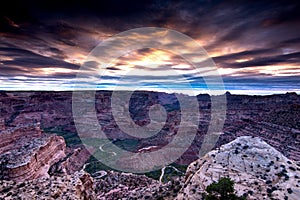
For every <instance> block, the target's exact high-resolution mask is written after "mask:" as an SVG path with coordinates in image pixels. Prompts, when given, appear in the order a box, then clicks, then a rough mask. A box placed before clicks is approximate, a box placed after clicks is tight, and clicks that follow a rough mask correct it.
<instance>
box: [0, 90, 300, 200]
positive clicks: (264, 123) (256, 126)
mask: <svg viewBox="0 0 300 200" xmlns="http://www.w3.org/2000/svg"><path fill="white" fill-rule="evenodd" d="M111 97H112V92H111V91H97V92H96V93H95V102H94V105H95V111H96V118H97V120H98V123H99V125H100V127H101V131H103V132H104V133H105V135H106V137H107V138H106V139H105V140H104V139H102V138H96V139H97V140H93V138H92V137H91V139H92V140H87V142H84V145H83V143H82V141H81V139H82V138H80V137H79V135H78V133H77V129H76V123H75V121H74V117H73V112H72V100H73V101H74V99H72V92H0V113H1V115H0V135H1V141H0V169H1V170H0V179H1V188H0V191H2V192H0V193H1V196H0V199H1V198H2V199H14V198H17V197H18V196H19V197H20V195H21V196H23V197H24V199H28V198H29V196H30V195H29V194H32V195H33V196H34V195H36V198H40V197H41V198H40V199H51V198H52V199H55V198H60V199H68V195H69V194H70V191H74V192H73V194H74V195H73V196H72V198H73V199H116V198H126V199H159V198H161V199H174V198H177V199H185V198H187V197H188V198H189V199H199V198H200V196H199V195H201V194H202V193H204V192H205V190H204V188H205V187H206V186H207V185H208V184H210V183H212V182H213V181H217V180H218V179H219V178H220V177H221V176H228V177H231V178H232V179H233V180H234V181H235V182H236V185H235V186H236V189H237V191H238V192H239V193H238V194H240V195H244V196H247V198H248V199H255V198H256V199H268V198H271V197H272V198H273V199H286V198H287V197H288V199H296V197H298V196H299V190H298V187H299V180H298V178H297V177H299V176H300V175H299V170H298V169H299V161H300V152H299V147H300V127H299V121H300V119H299V118H300V97H299V96H298V95H297V94H296V93H286V94H279V95H268V96H246V95H232V94H230V93H226V94H225V97H226V100H227V108H226V117H225V121H224V127H223V129H222V131H221V132H220V133H219V134H218V140H217V142H216V144H215V145H214V147H213V149H212V151H210V150H209V151H207V152H204V154H203V157H202V156H200V157H199V151H200V150H201V146H202V144H203V140H204V137H205V135H206V132H207V130H208V128H209V123H210V119H211V117H210V115H211V106H212V105H211V97H210V96H209V95H206V94H202V95H198V96H196V97H192V96H185V98H186V99H187V101H192V99H195V98H196V100H197V102H198V104H199V107H198V110H199V114H200V115H199V124H198V125H197V133H196V136H195V138H194V140H193V141H192V143H191V145H190V146H189V148H188V149H187V150H186V151H185V153H184V154H183V155H182V156H181V157H179V158H178V159H177V160H176V162H175V163H174V165H173V164H172V165H168V166H166V167H164V168H163V169H161V170H158V171H155V172H152V173H150V174H147V173H146V174H145V175H146V176H145V175H136V174H130V173H121V172H116V171H114V170H113V169H111V168H109V167H107V166H105V165H103V164H101V162H99V161H98V160H97V159H95V157H93V154H94V153H101V155H103V156H115V154H117V152H113V151H112V150H111V149H110V142H111V143H112V144H114V145H116V146H118V147H120V148H123V149H125V150H127V151H131V152H134V153H145V152H155V151H157V150H159V149H160V148H163V147H164V146H165V145H166V144H168V143H169V142H170V141H172V140H173V139H174V138H175V137H176V134H177V132H178V127H179V126H180V123H181V116H182V113H181V111H180V109H181V108H180V102H179V101H178V99H177V98H176V95H175V94H167V93H161V92H146V91H136V92H134V93H133V95H132V97H131V98H130V101H129V108H128V111H129V114H130V118H131V119H132V120H133V122H134V123H135V124H136V125H138V126H141V127H143V126H147V125H148V124H150V123H151V119H150V114H149V110H150V107H151V106H153V105H155V104H160V105H161V106H162V107H163V108H164V109H165V111H166V112H165V114H166V121H165V123H164V124H163V126H162V129H161V130H160V131H159V132H158V134H156V135H154V136H152V137H149V138H136V137H134V136H132V135H130V134H128V133H126V132H125V131H124V130H122V129H121V128H120V127H118V124H117V122H116V120H115V116H114V115H113V111H112V105H111V103H112V99H111ZM75 100H76V99H75ZM120 101H121V100H120ZM119 105H120V106H121V109H126V108H127V107H126V106H123V105H122V104H119ZM217 112H218V111H217ZM217 114H218V113H217ZM92 118H93V113H91V114H89V115H88V117H87V119H86V120H84V121H82V122H81V123H82V124H83V125H84V126H86V127H93V125H92V124H90V123H91V120H90V119H92ZM122 120H124V121H125V123H127V122H129V121H128V119H127V118H124V119H123V118H122ZM220 121H221V119H220ZM87 133H89V130H87ZM83 141H85V140H83ZM109 141H110V142H109ZM99 144H100V146H99ZM245 146H248V148H245V149H244V147H245ZM100 147H101V148H100ZM236 152H238V153H236ZM264 156H267V157H265V158H264ZM263 158H264V159H263ZM228 159H230V162H229V160H228ZM122 162H123V163H122ZM122 162H121V161H120V163H121V164H124V161H122ZM270 163H273V164H271V165H270ZM125 164H126V163H125ZM233 165H234V166H233ZM254 165H255V166H254ZM258 165H259V166H260V167H257V166H258ZM187 166H189V167H188V168H187V171H186V172H185V167H187ZM281 166H285V167H281ZM170 171H172V174H175V176H173V175H172V176H171V175H170ZM282 171H283V173H281V172H282ZM183 174H185V177H183V176H182V175H183ZM272 174H273V175H272ZM274 174H279V176H280V177H279V176H278V177H279V178H278V177H275V176H274ZM245 177H247V178H245ZM287 177H288V178H287ZM153 178H155V179H156V180H155V179H153ZM285 179H288V180H285ZM270 181H271V183H270ZM245 182H246V183H245ZM256 183H257V184H256ZM51 188H56V189H55V190H53V191H52V190H51ZM195 188H197V189H196V190H197V192H194V191H195ZM250 188H255V189H253V190H250ZM274 188H276V190H275V189H274ZM280 188H282V189H280ZM284 188H290V190H288V191H287V190H285V189H284ZM254 190H255V191H256V192H254ZM57 191H58V193H57ZM251 191H252V192H251ZM257 191H259V192H257ZM291 191H293V192H292V193H291ZM253 193H255V194H254V195H253ZM46 194H47V195H46ZM44 195H46V196H44Z"/></svg>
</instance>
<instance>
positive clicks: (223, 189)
mask: <svg viewBox="0 0 300 200" xmlns="http://www.w3.org/2000/svg"><path fill="white" fill-rule="evenodd" d="M206 192H207V193H208V194H204V199H205V200H246V198H245V197H239V196H237V195H236V194H235V193H234V182H233V181H232V180H231V179H230V178H226V177H224V178H221V179H220V180H219V181H218V182H216V183H212V184H210V185H209V186H207V188H206Z"/></svg>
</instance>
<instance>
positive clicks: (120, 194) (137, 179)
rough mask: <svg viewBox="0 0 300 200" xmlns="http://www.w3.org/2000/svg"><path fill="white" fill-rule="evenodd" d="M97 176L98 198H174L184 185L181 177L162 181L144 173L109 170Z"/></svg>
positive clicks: (110, 199)
mask: <svg viewBox="0 0 300 200" xmlns="http://www.w3.org/2000/svg"><path fill="white" fill-rule="evenodd" d="M103 172H104V171H102V174H101V176H100V177H98V178H97V177H96V178H95V191H96V193H97V199H101V200H113V199H153V200H154V199H165V200H167V199H170V200H171V199H174V198H175V197H176V195H177V193H178V191H179V190H180V188H181V186H182V183H183V182H182V180H181V179H180V178H174V179H172V180H170V181H168V182H167V183H160V182H159V181H157V180H153V179H151V178H149V177H146V176H144V175H136V174H131V173H120V172H113V171H108V172H104V173H103Z"/></svg>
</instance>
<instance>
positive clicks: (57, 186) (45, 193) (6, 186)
mask: <svg viewBox="0 0 300 200" xmlns="http://www.w3.org/2000/svg"><path fill="white" fill-rule="evenodd" d="M95 197H96V195H95V192H94V182H93V179H92V178H91V177H90V175H89V174H87V173H85V172H82V171H81V172H76V173H75V174H73V175H65V176H62V177H58V176H52V177H48V178H40V179H35V180H30V181H25V182H22V183H15V182H13V181H3V180H2V181H0V199H6V200H9V199H26V200H27V199H28V200H29V199H30V200H34V199H38V200H42V199H47V200H48V199H72V200H73V199H74V200H93V199H95Z"/></svg>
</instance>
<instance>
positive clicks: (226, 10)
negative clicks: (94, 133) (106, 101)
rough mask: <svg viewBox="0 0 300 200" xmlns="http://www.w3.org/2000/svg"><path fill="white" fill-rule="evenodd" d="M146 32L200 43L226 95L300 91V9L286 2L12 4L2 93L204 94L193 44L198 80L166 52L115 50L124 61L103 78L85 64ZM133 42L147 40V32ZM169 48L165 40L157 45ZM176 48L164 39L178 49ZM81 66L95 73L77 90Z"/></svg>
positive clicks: (4, 16)
mask: <svg viewBox="0 0 300 200" xmlns="http://www.w3.org/2000/svg"><path fill="white" fill-rule="evenodd" d="M142 27H160V28H166V29H170V30H174V31H177V32H179V33H182V34H184V35H186V36H188V37H190V38H192V39H193V40H195V42H197V44H199V45H201V46H202V47H203V49H204V50H205V52H204V54H205V55H207V56H208V57H210V58H211V59H212V60H213V61H214V63H215V66H216V68H217V73H218V74H219V75H220V76H221V78H222V80H223V83H224V90H226V91H230V92H231V93H236V94H273V93H286V92H297V93H300V2H299V1H289V0H284V1H213V0H208V1H204V0H203V1H202V0H199V1H168V0H164V1H163V0H160V1H147V0H146V1H123V0H111V1H101V0H95V1H93V0H85V1H64V2H61V1H55V0H54V1H36V2H35V1H30V0H29V1H15V0H10V1H9V2H8V4H5V5H1V8H0V90H55V91H57V90H71V89H74V88H77V89H78V88H79V89H89V88H90V87H97V89H108V90H113V89H115V88H116V86H119V87H118V88H125V89H131V88H136V86H137V85H139V86H140V89H143V90H156V91H165V90H167V88H172V89H174V90H175V91H177V92H182V93H190V92H191V90H192V91H193V93H194V94H195V93H196V94H198V93H205V92H206V91H207V86H206V85H205V82H204V81H203V76H205V72H203V71H205V67H206V66H202V64H203V63H202V62H203V59H202V58H201V57H199V56H198V54H195V53H194V51H195V49H193V48H192V47H191V46H192V45H190V44H188V43H186V44H185V47H186V49H187V50H186V52H185V54H186V55H191V56H194V57H191V58H192V59H193V60H196V61H197V62H198V64H199V63H200V64H199V66H200V67H201V69H202V71H201V72H199V71H197V70H195V67H194V66H191V63H189V62H187V60H185V59H184V58H182V57H181V56H179V55H176V54H175V53H174V52H170V51H166V50H164V49H155V48H144V49H139V50H136V51H131V52H127V51H126V50H124V46H122V45H119V46H115V47H114V50H115V51H119V50H122V48H123V50H124V51H123V52H124V55H122V56H121V57H118V58H117V59H115V60H112V61H111V62H110V64H109V66H107V67H106V68H105V70H103V68H102V67H101V66H100V65H99V62H92V61H90V60H89V59H88V58H89V56H90V55H91V52H92V51H93V50H94V49H95V48H96V47H97V45H101V44H102V43H104V41H106V40H107V39H109V38H111V37H114V36H115V35H116V34H119V33H122V32H124V31H127V30H131V29H135V28H142ZM165 34H167V33H165ZM131 39H132V40H134V41H138V42H140V43H144V42H145V41H146V40H144V39H145V37H143V35H142V34H140V35H136V36H135V37H133V38H131ZM165 40H166V39H165V36H164V34H159V35H158V36H157V37H156V36H155V37H154V38H153V37H152V38H151V41H150V43H160V44H161V43H164V42H166V41H165ZM126 41H127V40H126ZM177 43H178V40H177V39H169V40H167V44H168V46H173V47H174V48H176V45H177ZM98 56H99V57H100V58H99V59H102V57H103V56H102V55H98ZM101 56H102V57H101ZM201 63H202V64H201ZM82 66H89V67H90V71H89V73H90V74H93V75H94V76H92V77H91V78H90V79H89V80H87V81H85V83H84V84H83V83H82V84H80V85H76V84H74V83H76V80H77V79H76V77H77V75H78V73H79V72H81V68H82ZM199 66H198V67H199ZM174 70H175V71H176V73H178V74H177V75H176V73H175V74H174ZM100 72H101V73H100ZM203 73H204V74H203ZM184 83H189V84H190V87H188V88H187V87H186V85H185V84H184Z"/></svg>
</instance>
